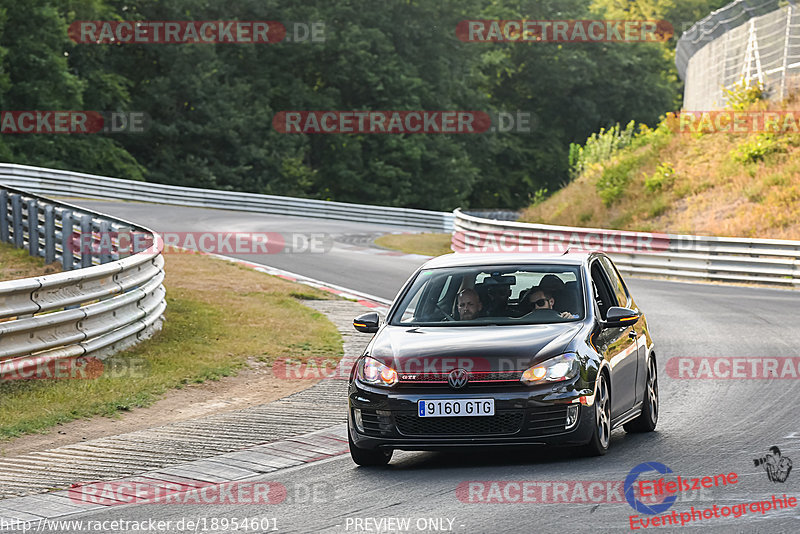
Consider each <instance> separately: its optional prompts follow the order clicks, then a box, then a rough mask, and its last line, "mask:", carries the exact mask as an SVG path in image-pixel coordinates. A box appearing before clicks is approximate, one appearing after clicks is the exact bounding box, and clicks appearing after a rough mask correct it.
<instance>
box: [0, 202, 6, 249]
mask: <svg viewBox="0 0 800 534" xmlns="http://www.w3.org/2000/svg"><path fill="white" fill-rule="evenodd" d="M0 241H2V242H3V243H8V191H6V190H5V189H3V190H2V191H0Z"/></svg>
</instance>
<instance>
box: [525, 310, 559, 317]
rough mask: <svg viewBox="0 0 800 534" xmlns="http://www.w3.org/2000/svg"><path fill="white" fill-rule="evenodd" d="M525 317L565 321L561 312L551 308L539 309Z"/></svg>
mask: <svg viewBox="0 0 800 534" xmlns="http://www.w3.org/2000/svg"><path fill="white" fill-rule="evenodd" d="M525 317H535V318H536V319H563V317H561V313H560V312H558V311H556V310H553V309H550V308H539V309H538V310H533V311H532V312H530V313H529V314H527V315H526V316H525Z"/></svg>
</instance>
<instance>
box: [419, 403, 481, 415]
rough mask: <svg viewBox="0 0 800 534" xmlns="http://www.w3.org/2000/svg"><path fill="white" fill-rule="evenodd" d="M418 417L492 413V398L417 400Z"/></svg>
mask: <svg viewBox="0 0 800 534" xmlns="http://www.w3.org/2000/svg"><path fill="white" fill-rule="evenodd" d="M417 414H418V415H419V416H420V417H478V416H483V415H494V399H441V400H420V401H417Z"/></svg>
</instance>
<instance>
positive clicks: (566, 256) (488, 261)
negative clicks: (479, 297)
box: [420, 250, 598, 269]
mask: <svg viewBox="0 0 800 534" xmlns="http://www.w3.org/2000/svg"><path fill="white" fill-rule="evenodd" d="M596 254H598V253H597V252H595V251H570V250H567V251H566V252H558V253H555V252H553V253H530V252H528V253H517V252H512V253H480V252H478V253H469V252H459V253H454V254H445V255H444V256H438V257H436V258H433V259H432V260H429V261H427V262H426V263H425V264H423V265H422V267H420V268H421V269H432V268H437V267H471V266H475V267H479V266H481V267H482V266H490V265H527V264H539V265H582V264H585V263H587V262H588V261H589V259H590V258H591V257H592V256H593V255H596Z"/></svg>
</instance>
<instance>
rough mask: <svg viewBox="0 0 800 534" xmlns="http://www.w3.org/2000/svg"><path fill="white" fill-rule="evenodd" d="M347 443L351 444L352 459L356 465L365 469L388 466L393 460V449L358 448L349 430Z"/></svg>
mask: <svg viewBox="0 0 800 534" xmlns="http://www.w3.org/2000/svg"><path fill="white" fill-rule="evenodd" d="M347 441H348V442H350V457H351V458H352V459H353V461H354V462H355V463H357V464H358V465H361V466H364V467H374V466H379V465H386V464H388V463H389V461H390V460H391V459H392V454H393V453H394V451H393V450H392V449H362V448H359V447H356V444H355V443H353V438H352V437H351V436H350V429H349V428H348V429H347Z"/></svg>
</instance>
